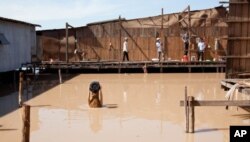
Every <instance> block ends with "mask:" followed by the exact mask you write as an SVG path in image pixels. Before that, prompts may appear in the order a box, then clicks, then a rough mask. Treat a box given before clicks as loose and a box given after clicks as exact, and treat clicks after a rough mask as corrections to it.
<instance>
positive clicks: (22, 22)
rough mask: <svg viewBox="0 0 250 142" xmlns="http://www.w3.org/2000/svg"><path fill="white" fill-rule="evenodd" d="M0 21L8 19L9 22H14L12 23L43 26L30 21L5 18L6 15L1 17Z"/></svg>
mask: <svg viewBox="0 0 250 142" xmlns="http://www.w3.org/2000/svg"><path fill="white" fill-rule="evenodd" d="M0 21H7V22H12V23H18V24H25V25H30V26H35V27H41V25H38V24H31V23H28V22H24V21H19V20H14V19H9V18H4V17H0Z"/></svg>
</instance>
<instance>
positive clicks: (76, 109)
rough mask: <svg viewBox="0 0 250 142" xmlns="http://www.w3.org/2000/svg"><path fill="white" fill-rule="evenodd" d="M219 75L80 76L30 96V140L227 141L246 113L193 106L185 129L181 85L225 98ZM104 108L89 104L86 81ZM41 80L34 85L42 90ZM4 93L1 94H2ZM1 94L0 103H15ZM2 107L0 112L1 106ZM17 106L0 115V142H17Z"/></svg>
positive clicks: (199, 95)
mask: <svg viewBox="0 0 250 142" xmlns="http://www.w3.org/2000/svg"><path fill="white" fill-rule="evenodd" d="M224 76H225V74H223V73H206V74H205V73H197V74H185V73H184V74H80V75H77V76H75V77H74V78H72V79H70V80H68V81H66V82H64V83H63V84H61V85H57V86H55V87H53V88H51V89H49V90H43V93H41V94H40V95H38V96H36V97H34V98H33V99H30V100H29V101H28V102H26V103H27V104H29V105H31V106H32V107H31V135H30V141H31V142H83V141H91V142H100V141H103V142H112V141H119V142H166V141H171V142H201V141H202V142H211V141H212V142H228V141H229V126H230V125H250V116H249V112H247V111H245V110H243V109H241V108H239V109H237V108H235V107H232V108H230V109H229V110H226V109H225V107H196V108H195V133H194V134H188V133H185V127H186V126H185V115H184V108H183V107H180V105H179V104H180V100H183V99H184V88H185V86H187V88H188V95H192V96H194V97H195V98H196V99H199V100H225V94H226V92H225V91H224V90H223V89H221V88H220V81H221V79H224ZM94 80H97V81H99V82H100V83H101V85H102V92H103V96H104V107H102V108H89V107H88V104H87V97H88V87H89V84H90V82H92V81H94ZM44 85H49V84H46V83H41V84H40V87H38V89H39V88H40V89H43V86H44ZM5 97H7V96H5ZM5 97H1V98H0V102H2V103H7V102H8V103H10V104H11V103H16V102H15V101H14V102H12V101H10V100H9V99H6V98H5ZM3 109H4V108H2V109H1V110H3ZM21 122H22V121H21V109H16V110H14V111H11V112H9V113H7V114H5V115H3V116H1V118H0V141H1V142H20V141H21V127H22V125H21Z"/></svg>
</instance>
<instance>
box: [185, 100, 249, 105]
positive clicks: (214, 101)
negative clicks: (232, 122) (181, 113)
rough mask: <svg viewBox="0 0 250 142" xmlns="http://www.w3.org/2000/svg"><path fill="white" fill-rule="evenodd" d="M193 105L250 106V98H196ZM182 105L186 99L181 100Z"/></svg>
mask: <svg viewBox="0 0 250 142" xmlns="http://www.w3.org/2000/svg"><path fill="white" fill-rule="evenodd" d="M187 103H188V102H187ZM187 105H188V104H187ZM192 105H193V106H250V100H235V101H227V100H224V101H218V100H211V101H197V100H194V101H192ZM180 106H184V101H180Z"/></svg>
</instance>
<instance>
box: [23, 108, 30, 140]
mask: <svg viewBox="0 0 250 142" xmlns="http://www.w3.org/2000/svg"><path fill="white" fill-rule="evenodd" d="M22 119H23V129H22V133H23V137H22V142H29V141H30V106H29V105H24V106H23V114H22Z"/></svg>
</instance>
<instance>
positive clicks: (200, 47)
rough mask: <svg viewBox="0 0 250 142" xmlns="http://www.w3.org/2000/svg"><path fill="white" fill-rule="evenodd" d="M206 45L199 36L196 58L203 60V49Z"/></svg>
mask: <svg viewBox="0 0 250 142" xmlns="http://www.w3.org/2000/svg"><path fill="white" fill-rule="evenodd" d="M205 48H206V45H205V42H204V40H203V39H202V38H200V40H199V42H198V60H199V61H203V60H204V51H205Z"/></svg>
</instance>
